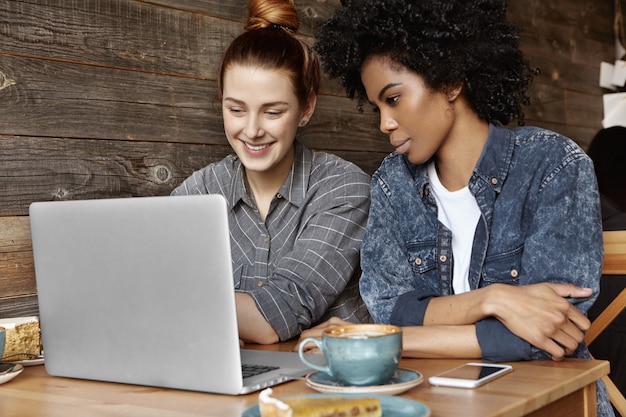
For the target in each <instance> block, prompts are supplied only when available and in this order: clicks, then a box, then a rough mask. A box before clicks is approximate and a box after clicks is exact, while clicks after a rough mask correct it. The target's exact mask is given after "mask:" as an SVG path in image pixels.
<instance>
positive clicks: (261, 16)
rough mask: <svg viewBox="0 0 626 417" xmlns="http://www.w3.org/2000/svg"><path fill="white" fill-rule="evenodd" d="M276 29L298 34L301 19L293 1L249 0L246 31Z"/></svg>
mask: <svg viewBox="0 0 626 417" xmlns="http://www.w3.org/2000/svg"><path fill="white" fill-rule="evenodd" d="M268 27H276V28H281V29H287V30H290V31H292V32H294V33H295V32H296V31H297V30H298V28H299V27H300V19H299V18H298V12H297V11H296V7H295V5H294V2H293V0H249V1H248V21H247V22H246V26H245V27H244V29H245V30H254V29H265V28H268Z"/></svg>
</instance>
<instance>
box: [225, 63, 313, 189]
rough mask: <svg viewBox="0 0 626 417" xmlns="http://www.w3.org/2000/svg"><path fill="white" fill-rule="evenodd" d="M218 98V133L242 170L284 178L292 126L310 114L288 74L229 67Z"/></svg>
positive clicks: (289, 160) (290, 158) (288, 164)
mask: <svg viewBox="0 0 626 417" xmlns="http://www.w3.org/2000/svg"><path fill="white" fill-rule="evenodd" d="M222 97H223V98H222V114H223V116H224V131H225V133H226V137H227V139H228V142H229V143H230V146H231V147H232V148H233V150H234V151H235V153H236V154H237V156H238V157H239V159H240V160H241V163H242V164H243V166H244V167H245V169H246V172H247V173H248V174H253V175H254V173H258V174H270V175H274V174H275V175H281V176H285V177H286V175H287V173H288V172H289V170H290V169H291V165H292V162H293V158H294V152H293V143H294V140H295V137H296V130H297V128H298V125H299V124H300V123H301V122H302V121H303V120H308V117H310V114H311V113H312V110H310V111H309V109H303V108H302V106H301V105H300V104H299V102H298V98H297V97H296V95H295V93H294V88H293V84H292V82H291V79H290V78H289V77H288V75H287V74H286V73H284V72H281V71H270V70H264V69H259V68H256V67H250V66H244V65H233V66H232V67H230V68H228V70H227V71H226V72H225V74H224V82H223V93H222Z"/></svg>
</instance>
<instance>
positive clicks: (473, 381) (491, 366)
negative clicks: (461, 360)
mask: <svg viewBox="0 0 626 417" xmlns="http://www.w3.org/2000/svg"><path fill="white" fill-rule="evenodd" d="M512 370H513V367H512V366H511V365H501V364H495V363H466V364H465V365H461V366H459V367H457V368H454V369H450V370H449V371H446V372H443V373H441V374H439V375H435V376H431V377H430V378H428V382H430V384H431V385H441V386H446V387H457V388H476V387H479V386H481V385H483V384H486V383H487V382H489V381H491V380H493V379H495V378H498V377H500V376H502V375H504V374H508V373H509V372H511V371H512Z"/></svg>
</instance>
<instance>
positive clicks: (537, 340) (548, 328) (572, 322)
mask: <svg viewBox="0 0 626 417" xmlns="http://www.w3.org/2000/svg"><path fill="white" fill-rule="evenodd" d="M494 287H495V286H494ZM492 295H493V297H490V298H489V301H488V302H489V303H490V309H491V310H492V315H493V316H494V317H496V318H497V319H498V320H500V321H501V322H502V323H503V324H504V325H505V326H506V327H507V328H508V329H509V330H510V331H511V332H513V333H514V334H516V335H517V336H519V337H521V338H522V339H524V340H526V341H527V342H529V343H530V344H532V345H533V346H536V347H537V348H539V349H542V350H544V351H546V352H548V353H549V354H550V355H551V356H552V359H553V360H555V361H560V360H562V359H563V358H564V357H565V356H566V355H571V354H572V353H573V352H574V351H575V350H576V348H577V347H578V345H579V344H580V343H581V342H582V341H583V340H584V336H585V335H584V332H585V331H586V330H588V329H589V326H590V324H591V323H590V321H589V319H588V318H587V317H586V316H585V315H584V314H583V313H581V312H580V311H579V310H578V309H577V308H576V307H575V306H574V305H572V304H571V303H570V302H569V301H568V300H567V299H566V297H574V298H586V297H590V296H591V295H592V291H591V289H589V288H582V287H579V286H577V285H573V284H551V283H539V284H532V285H525V286H519V287H517V286H509V285H504V286H498V289H497V290H496V291H494V294H492Z"/></svg>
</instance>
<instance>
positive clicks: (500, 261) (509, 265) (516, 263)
mask: <svg viewBox="0 0 626 417" xmlns="http://www.w3.org/2000/svg"><path fill="white" fill-rule="evenodd" d="M523 253H524V246H523V245H521V246H519V247H517V248H515V249H513V250H511V251H507V252H503V253H499V254H496V255H491V256H488V257H487V259H486V260H485V265H484V267H483V274H482V279H483V281H484V282H485V284H487V285H490V284H496V283H502V284H509V285H518V284H519V275H520V272H521V265H522V254H523Z"/></svg>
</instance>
